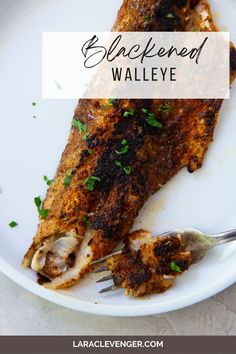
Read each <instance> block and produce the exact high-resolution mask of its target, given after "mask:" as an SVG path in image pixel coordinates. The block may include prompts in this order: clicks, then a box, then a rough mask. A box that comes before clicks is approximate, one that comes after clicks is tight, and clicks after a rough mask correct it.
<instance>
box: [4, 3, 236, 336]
mask: <svg viewBox="0 0 236 354" xmlns="http://www.w3.org/2000/svg"><path fill="white" fill-rule="evenodd" d="M211 2H212V3H213V2H214V4H215V9H216V8H217V9H219V8H220V4H224V5H222V6H224V7H225V8H226V10H227V9H228V10H227V11H226V10H225V12H224V20H223V12H221V13H220V14H219V13H218V12H217V13H216V12H215V17H216V18H217V19H218V23H221V24H222V27H221V28H222V30H227V29H229V27H230V29H231V28H232V35H233V36H234V37H233V38H235V41H236V32H235V31H236V29H235V26H234V25H233V24H234V21H235V12H233V11H230V9H232V6H235V2H234V0H233V1H231V0H227V1H225V2H224V3H222V2H220V1H219V0H212V1H211ZM68 3H70V5H71V6H69V7H66V4H68ZM78 3H79V4H80V7H79V10H80V11H78V12H76V11H72V9H77V8H78ZM89 3H90V4H91V3H93V4H94V6H92V7H91V6H90V10H91V11H90V12H89V13H88V12H87V11H86V9H87V5H88V4H89ZM120 3H121V1H120V0H114V1H113V2H112V3H111V1H110V0H101V2H99V3H98V2H97V1H96V2H94V1H91V0H79V1H77V0H69V1H68V0H67V1H65V0H49V1H46V0H40V1H39V0H16V1H13V0H11V1H5V0H4V1H0V5H1V6H2V5H3V7H1V9H2V14H1V13H0V14H1V16H2V17H1V18H2V21H0V50H1V55H0V68H1V74H0V77H1V80H0V90H1V92H0V96H1V97H4V99H3V100H2V101H1V105H0V108H1V112H0V113H1V114H0V119H1V129H0V144H1V145H0V151H1V154H0V166H1V168H2V171H1V180H0V187H1V189H2V193H1V195H0V210H1V219H0V230H1V233H0V242H1V248H0V258H2V259H5V261H7V263H8V264H9V265H10V267H11V269H16V270H17V272H18V273H14V274H13V273H11V274H12V277H14V279H15V280H16V281H18V282H20V283H21V284H22V285H24V286H26V284H31V285H30V286H29V287H31V289H32V290H33V289H34V290H35V291H36V289H37V291H39V292H41V294H42V296H46V293H45V292H44V291H43V289H42V288H40V290H38V289H39V287H37V285H36V284H35V276H34V275H33V274H32V272H30V271H28V272H25V271H23V270H21V268H20V261H21V259H22V256H23V254H24V252H25V250H26V248H27V246H28V245H29V243H30V241H31V238H32V235H33V234H34V232H35V229H36V224H37V216H36V211H35V206H34V205H33V198H34V197H35V196H36V195H39V194H41V195H43V194H44V193H45V191H46V186H45V183H44V182H43V180H42V176H43V175H44V174H47V175H48V176H49V177H50V178H51V177H52V176H53V173H54V171H55V168H56V166H57V163H58V160H59V157H60V155H61V152H62V150H63V148H64V145H65V141H66V139H67V134H68V131H69V127H70V121H71V117H72V112H73V108H74V106H75V102H72V101H47V100H41V84H40V82H41V81H40V80H41V72H40V67H41V46H40V43H41V31H42V30H65V31H66V30H81V29H83V30H91V26H92V25H93V23H94V21H95V20H96V30H108V29H109V28H110V27H111V26H112V23H113V21H114V18H115V15H116V12H117V9H118V7H119V4H120ZM7 4H8V5H9V6H10V8H9V9H10V10H9V9H7V6H6V5H7ZM114 4H116V7H114ZM230 4H231V5H230ZM233 4H234V5H233ZM11 6H13V7H11ZM67 6H68V5H67ZM230 6H231V7H230ZM65 9H66V11H64V12H63V10H65ZM102 9H103V10H104V9H105V10H106V11H102ZM99 11H100V12H99ZM99 13H100V15H98V14H99ZM106 14H112V16H110V15H109V16H105V15H106ZM91 16H92V18H93V19H94V21H91ZM78 18H79V20H78ZM52 19H53V22H52ZM105 19H106V21H105ZM104 21H105V22H104ZM223 23H227V25H229V27H228V28H225V26H223ZM235 92H236V91H235V87H234V90H233V91H232V97H234V99H233V100H232V101H231V102H225V104H224V108H223V109H222V112H221V119H220V123H219V125H218V129H217V131H216V134H215V143H214V144H213V145H212V146H211V148H210V151H209V153H208V157H207V161H206V163H205V165H204V167H203V168H202V169H201V170H200V171H198V172H196V173H194V174H193V175H189V174H187V172H186V171H181V173H179V174H178V176H177V177H176V178H174V179H173V180H172V181H171V183H169V184H168V185H167V186H166V187H164V188H163V190H162V191H161V192H160V193H158V198H155V197H153V198H150V201H149V203H148V204H147V205H146V206H145V207H144V209H143V210H142V212H141V213H140V216H139V218H138V220H137V223H136V226H138V227H144V228H145V227H146V228H148V229H150V230H151V231H152V232H157V231H155V230H158V231H159V232H162V231H166V230H167V229H169V228H176V227H184V226H185V227H187V226H192V227H197V228H200V229H202V230H204V231H209V232H217V231H218V232H219V231H223V230H224V229H230V228H234V227H235V202H234V201H235V199H236V189H235V174H234V173H233V171H232V168H233V167H235V151H236V141H235V135H234V134H232V132H234V131H235V129H236V126H235V124H236V123H235V108H234V107H235V103H236V102H235ZM33 101H36V102H37V106H36V107H32V105H31V102H33ZM33 115H36V119H34V118H33ZM55 127H56V129H55ZM199 191H200V192H199ZM193 201H194V202H193ZM157 215H158V217H157ZM196 215H197V216H198V217H197V220H196ZM12 219H15V220H16V221H18V223H19V226H18V227H17V228H16V229H10V228H9V227H8V223H9V222H10V221H11V220H12ZM235 247H236V245H235V244H234V245H233V244H232V245H226V246H224V247H222V248H220V249H217V250H215V252H214V253H212V254H211V255H210V256H209V257H208V259H207V260H206V261H205V262H204V263H202V265H200V266H199V267H197V268H192V270H191V271H189V272H187V273H186V275H184V276H183V277H181V279H180V280H178V282H177V284H176V286H175V287H174V288H173V289H171V290H170V291H168V292H166V293H165V294H163V295H159V296H158V299H155V297H152V298H150V299H148V300H149V301H146V302H145V301H139V300H137V301H135V300H133V299H129V298H125V297H124V296H122V294H121V293H119V292H118V294H116V295H112V296H110V295H109V296H107V297H106V296H104V297H99V299H98V295H97V291H98V289H100V286H98V285H95V282H94V279H91V280H90V287H88V286H83V285H81V286H79V288H76V287H75V288H73V289H72V290H70V291H69V292H68V293H66V294H68V297H67V299H66V300H65V301H64V300H63V301H64V303H65V304H68V303H69V304H70V305H71V306H73V307H75V308H83V309H85V308H87V309H88V310H91V308H92V307H93V309H94V310H93V309H92V311H97V309H99V308H101V306H97V305H96V306H94V303H95V301H96V302H97V301H98V302H99V303H100V305H101V304H103V305H105V306H109V311H107V312H106V311H105V310H101V311H102V312H103V313H108V312H109V313H110V314H111V313H115V312H116V313H117V314H121V311H120V307H119V306H121V307H122V306H124V305H125V306H127V308H126V309H124V310H123V314H127V312H128V310H130V311H133V313H135V312H138V313H141V312H146V310H144V307H145V306H149V305H151V306H152V305H154V306H153V307H152V309H151V310H150V309H149V310H150V311H151V312H152V313H156V312H157V308H158V311H166V310H167V309H168V308H170V307H168V306H167V307H165V309H164V306H165V305H166V302H168V303H170V302H171V303H172V306H174V307H175V306H184V305H186V303H191V302H195V301H199V300H201V299H203V298H205V297H207V296H210V295H211V294H213V293H215V292H217V291H219V290H220V289H222V288H223V287H226V286H227V285H229V284H231V283H232V282H233V281H234V280H235V272H236V263H235V262H236V259H235V249H236V248H235ZM2 269H3V268H2ZM4 269H5V271H6V272H7V273H8V274H9V273H10V271H9V267H8V268H7V267H5V266H4ZM20 277H21V279H20ZM23 277H24V279H23ZM3 279H4V277H3ZM5 282H6V281H5V280H3V281H2V283H1V286H2V284H5ZM9 284H11V282H10V281H9ZM83 284H84V283H83ZM9 294H11V295H9ZM18 294H19V295H18ZM20 294H22V295H20ZM24 294H26V292H25V291H24V290H22V289H18V287H17V286H16V285H9V288H8V287H7V286H6V287H5V290H3V289H2V292H1V301H2V300H3V299H4V301H6V303H4V304H3V308H2V311H3V313H4V314H5V316H6V317H4V318H5V319H6V321H8V320H9V316H10V312H9V311H11V309H14V311H13V310H12V311H13V312H12V313H15V314H17V316H19V321H20V318H22V321H23V322H24V320H23V318H25V315H24V316H23V311H25V312H26V311H29V314H30V311H31V310H32V309H34V310H32V318H34V317H36V318H41V316H45V312H44V311H42V308H44V306H45V307H46V308H52V309H53V308H54V309H55V313H57V312H59V313H62V314H63V313H68V314H71V312H70V311H68V310H62V309H60V310H59V308H58V310H57V311H56V308H57V307H56V306H54V305H49V304H48V303H44V302H43V301H42V300H33V299H35V298H34V297H33V296H32V300H29V299H31V297H30V295H29V294H27V295H24ZM47 294H48V293H47ZM62 294H65V293H63V292H62ZM50 296H51V295H50ZM53 296H54V295H53ZM66 296H67V295H66ZM186 297H187V299H186ZM54 298H55V301H57V300H58V301H59V300H62V296H61V295H60V296H59V295H55V296H54ZM20 299H21V301H20ZM78 299H80V301H82V304H81V302H80V303H78V302H76V301H77V300H78ZM31 301H36V302H35V304H36V303H38V304H42V307H41V305H38V306H37V305H35V306H34V305H32V306H31V305H30V304H31ZM33 303H34V302H32V304H33ZM44 304H47V305H44ZM173 304H174V305H173ZM231 304H232V302H231ZM196 306H197V307H195V308H198V306H202V305H196ZM203 306H206V305H203ZM228 306H229V304H228ZM230 306H231V305H230ZM213 307H214V306H213ZM95 308H96V310H95ZM172 308H173V307H172ZM30 309H31V310H30ZM204 309H205V310H203V311H202V312H201V314H202V316H209V319H211V320H209V321H210V322H211V321H213V320H212V319H213V316H218V315H219V314H214V311H213V308H212V309H211V307H209V306H206V307H205V308H204ZM207 309H209V311H208V312H207V311H206V310H207ZM17 311H22V312H17ZM34 311H36V312H34ZM150 311H148V312H149V313H150ZM184 311H185V310H184ZM186 311H187V312H188V311H191V310H186ZM212 311H213V312H212ZM49 312H50V313H51V315H52V313H53V312H54V310H50V311H49ZM146 313H147V312H146ZM199 313H200V312H199V311H197V312H196V313H195V316H199ZM7 314H8V315H7ZM68 316H69V315H68ZM84 316H85V315H82V314H76V313H75V314H73V316H72V315H70V316H69V317H73V318H79V317H81V318H84ZM168 316H169V315H168ZM170 316H175V315H174V314H170ZM221 316H223V315H221ZM1 318H2V316H1ZM88 318H94V319H95V317H90V316H88ZM189 318H192V317H191V316H189ZM204 318H205V317H204ZM44 320H45V322H47V321H48V320H47V318H45V319H44ZM53 320H54V319H53ZM192 320H193V321H195V320H194V319H193V318H192ZM205 320H206V318H205ZM215 320H216V317H215ZM4 321H5V320H4ZM4 321H2V322H3V324H4V323H5V322H4ZM34 321H36V319H35V320H34ZM42 321H43V319H42ZM61 321H63V315H62V317H61ZM109 321H110V320H108V319H107V323H110V322H109ZM120 321H123V320H120ZM129 321H133V320H132V319H130V320H129ZM129 321H128V322H129ZM142 321H143V320H142ZM218 321H220V320H219V319H217V322H216V323H221V322H218ZM232 321H233V319H232ZM23 322H22V326H23V325H24V326H28V325H29V327H28V330H30V328H31V326H30V323H28V322H27V323H26V322H24V323H23ZM57 322H59V323H60V321H59V320H58V321H55V323H57ZM213 322H214V321H213ZM6 323H7V322H6ZM14 323H17V322H14V320H13V321H10V322H9V323H8V326H6V327H5V329H6V330H10V329H11V326H13V327H14ZM117 323H118V320H117ZM130 323H131V322H130ZM206 323H207V322H206ZM222 323H223V322H222ZM232 323H234V325H235V318H234V322H232ZM185 325H186V327H185V328H186V329H187V328H189V327H188V323H187V322H186V323H185ZM234 325H232V326H231V327H232V328H234ZM58 326H59V324H58ZM222 326H224V327H225V328H226V327H227V326H226V324H225V323H224V325H222ZM141 327H142V326H141ZM183 327H184V324H183ZM231 327H230V328H231ZM221 328H222V327H221ZM140 329H141V328H140ZM18 330H20V327H19V329H18ZM32 330H33V329H32ZM143 330H144V328H143ZM221 330H223V329H221Z"/></svg>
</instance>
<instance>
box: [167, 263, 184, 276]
mask: <svg viewBox="0 0 236 354" xmlns="http://www.w3.org/2000/svg"><path fill="white" fill-rule="evenodd" d="M170 269H171V270H173V271H174V272H178V273H182V271H181V269H180V267H179V266H178V264H176V263H175V262H171V263H170Z"/></svg>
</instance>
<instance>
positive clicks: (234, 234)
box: [91, 228, 236, 293]
mask: <svg viewBox="0 0 236 354" xmlns="http://www.w3.org/2000/svg"><path fill="white" fill-rule="evenodd" d="M167 236H169V237H178V238H179V237H181V238H182V240H183V244H184V250H185V251H187V252H190V253H191V264H195V263H198V262H200V261H201V260H202V259H203V258H205V256H206V255H207V253H208V252H209V251H210V250H211V249H212V248H214V247H216V246H219V245H222V244H224V243H228V242H232V241H235V240H236V229H235V230H231V231H226V232H222V233H219V234H216V235H209V234H206V233H203V232H201V231H199V230H196V229H192V228H186V229H182V230H181V229H179V230H174V231H169V232H166V233H164V234H162V235H159V236H156V237H154V238H153V239H155V238H157V237H167ZM122 251H123V249H120V250H118V251H116V252H113V253H111V254H109V255H107V256H105V257H103V258H100V259H98V260H96V261H94V262H92V263H91V265H94V266H96V265H100V267H99V268H97V269H95V270H94V271H93V273H101V272H104V271H108V270H109V268H108V267H107V265H106V264H105V262H106V261H107V260H108V259H109V258H111V257H112V256H114V255H118V254H121V253H122ZM112 279H113V276H112V273H111V274H110V275H108V276H105V277H103V278H101V279H99V280H97V281H96V283H101V282H104V281H108V280H112ZM117 289H118V287H117V286H116V285H115V284H113V285H111V286H109V287H107V288H104V289H102V290H100V291H99V293H105V292H108V291H114V290H117Z"/></svg>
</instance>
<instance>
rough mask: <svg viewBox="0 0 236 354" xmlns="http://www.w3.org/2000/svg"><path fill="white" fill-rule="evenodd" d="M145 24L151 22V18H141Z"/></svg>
mask: <svg viewBox="0 0 236 354" xmlns="http://www.w3.org/2000/svg"><path fill="white" fill-rule="evenodd" d="M143 20H144V22H145V23H150V22H151V16H144V18H143Z"/></svg>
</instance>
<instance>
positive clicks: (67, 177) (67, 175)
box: [64, 168, 73, 187]
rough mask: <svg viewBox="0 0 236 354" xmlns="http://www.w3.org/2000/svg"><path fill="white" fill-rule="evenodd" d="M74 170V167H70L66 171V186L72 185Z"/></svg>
mask: <svg viewBox="0 0 236 354" xmlns="http://www.w3.org/2000/svg"><path fill="white" fill-rule="evenodd" d="M72 172H73V169H72V168H70V169H69V170H68V171H67V172H66V176H65V179H64V186H66V187H68V186H69V185H70V181H71V176H72Z"/></svg>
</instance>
